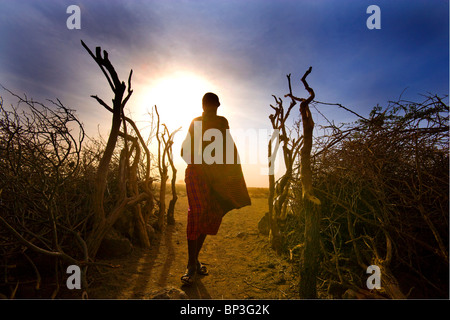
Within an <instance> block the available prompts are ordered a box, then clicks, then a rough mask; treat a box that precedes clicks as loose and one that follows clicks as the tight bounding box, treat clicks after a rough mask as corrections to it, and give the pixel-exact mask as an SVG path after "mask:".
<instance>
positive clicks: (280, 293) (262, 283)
mask: <svg viewBox="0 0 450 320" xmlns="http://www.w3.org/2000/svg"><path fill="white" fill-rule="evenodd" d="M250 195H251V197H252V206H249V207H245V208H242V209H240V210H233V211H231V212H229V213H228V214H227V215H226V216H225V217H224V220H223V222H222V225H221V227H220V230H219V233H218V234H217V235H216V236H208V237H207V238H206V240H205V244H204V246H203V249H202V252H201V253H200V258H199V259H200V261H201V262H203V263H205V264H207V267H208V270H209V275H207V276H198V277H197V278H196V282H195V284H194V285H193V286H191V287H186V286H182V285H181V281H180V277H181V275H182V274H183V273H184V271H185V268H186V262H187V243H186V231H185V230H186V217H187V214H186V213H187V198H186V195H185V194H183V193H182V192H181V194H180V195H179V199H178V201H177V204H176V212H175V220H176V224H175V225H174V226H168V227H167V228H166V230H165V232H164V233H163V234H162V236H161V238H160V239H159V240H158V241H156V242H154V243H153V246H152V248H151V249H150V250H142V249H138V248H136V249H134V250H133V252H132V253H131V254H130V255H128V256H126V257H124V258H121V259H110V260H103V262H107V263H112V264H115V265H120V267H118V268H114V269H110V268H99V269H98V270H99V271H100V272H101V273H97V274H96V275H95V277H94V281H93V283H92V284H91V285H90V291H89V298H91V299H148V298H151V297H152V296H153V295H154V293H155V292H157V291H159V290H161V289H163V288H177V289H181V290H183V291H184V292H185V294H186V295H187V297H188V298H189V299H291V298H297V297H296V294H295V289H294V287H295V280H294V279H293V278H292V276H291V275H292V266H291V265H290V264H289V263H288V262H286V261H285V260H283V259H281V258H280V257H278V256H277V255H276V254H275V253H274V252H273V251H272V250H271V249H270V247H269V245H268V239H267V237H266V236H263V235H261V234H259V232H258V228H257V226H258V221H259V220H260V219H261V217H262V216H263V215H264V212H266V211H267V196H266V195H265V194H264V192H261V190H260V189H254V190H250Z"/></svg>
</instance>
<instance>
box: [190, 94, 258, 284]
mask: <svg viewBox="0 0 450 320" xmlns="http://www.w3.org/2000/svg"><path fill="white" fill-rule="evenodd" d="M202 105H203V114H202V116H201V117H197V118H195V119H194V120H192V122H191V125H190V127H189V132H188V134H187V136H186V139H185V140H184V142H183V146H182V150H181V156H182V157H183V158H184V160H185V161H186V163H187V164H188V166H187V168H186V174H185V182H186V192H187V196H188V201H189V210H188V217H187V230H186V231H187V242H188V263H187V268H186V272H185V274H184V275H183V276H182V277H181V281H182V283H183V284H186V285H191V284H192V283H193V279H194V276H195V274H196V273H198V274H201V275H206V274H208V270H207V269H206V267H205V266H204V265H202V264H201V263H200V262H199V261H198V255H199V253H200V250H201V248H202V245H203V242H204V241H205V238H206V235H215V234H217V232H218V230H219V227H220V224H221V222H222V217H223V216H224V215H225V214H226V213H227V212H228V211H230V210H233V209H238V208H242V207H244V206H248V205H250V204H251V201H250V197H249V195H248V191H247V186H246V184H245V180H244V175H243V173H242V168H241V165H240V163H239V156H238V153H237V149H236V146H235V144H234V142H233V140H232V139H231V136H230V134H229V126H228V121H227V119H226V118H224V117H221V116H218V115H217V108H218V107H219V106H220V102H219V97H218V96H217V95H216V94H214V93H211V92H208V93H206V94H205V95H204V96H203V100H202Z"/></svg>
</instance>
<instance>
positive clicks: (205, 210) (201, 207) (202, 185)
mask: <svg viewBox="0 0 450 320" xmlns="http://www.w3.org/2000/svg"><path fill="white" fill-rule="evenodd" d="M199 171H200V168H199V166H195V165H188V166H187V168H186V176H185V182H186V192H187V196H188V202H189V210H188V219H187V230H186V231H187V238H188V240H195V239H197V238H198V237H199V236H200V234H208V235H215V234H217V232H218V230H219V227H220V224H221V222H222V216H223V209H222V208H221V206H220V204H219V203H218V202H217V201H216V199H214V198H213V196H212V194H211V191H210V188H209V187H208V185H207V183H206V180H205V178H204V177H203V175H202V174H201V172H199Z"/></svg>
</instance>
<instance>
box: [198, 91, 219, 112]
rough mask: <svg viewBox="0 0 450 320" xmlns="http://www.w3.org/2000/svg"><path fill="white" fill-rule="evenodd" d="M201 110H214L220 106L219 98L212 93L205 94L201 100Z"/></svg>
mask: <svg viewBox="0 0 450 320" xmlns="http://www.w3.org/2000/svg"><path fill="white" fill-rule="evenodd" d="M202 105H203V110H204V111H206V110H216V109H217V108H218V107H219V106H220V102H219V97H218V96H217V95H216V94H214V93H212V92H208V93H205V95H204V96H203V99H202Z"/></svg>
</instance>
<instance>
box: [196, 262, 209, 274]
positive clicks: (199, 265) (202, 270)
mask: <svg viewBox="0 0 450 320" xmlns="http://www.w3.org/2000/svg"><path fill="white" fill-rule="evenodd" d="M197 273H198V274H200V275H202V276H206V275H207V274H208V269H207V268H206V266H205V265H203V264H202V263H201V262H197Z"/></svg>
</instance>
